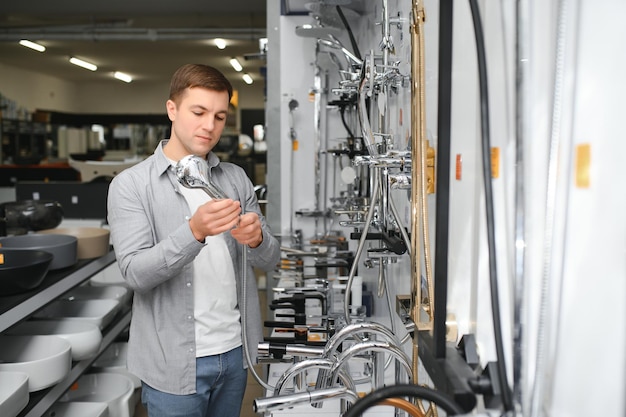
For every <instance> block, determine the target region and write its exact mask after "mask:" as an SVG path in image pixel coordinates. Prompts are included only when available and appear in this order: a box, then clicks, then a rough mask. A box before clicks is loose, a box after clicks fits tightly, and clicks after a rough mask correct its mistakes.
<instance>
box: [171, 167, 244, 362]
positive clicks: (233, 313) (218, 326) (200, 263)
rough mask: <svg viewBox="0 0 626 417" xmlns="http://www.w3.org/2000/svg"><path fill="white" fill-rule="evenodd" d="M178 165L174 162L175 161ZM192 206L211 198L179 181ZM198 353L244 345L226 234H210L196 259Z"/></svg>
mask: <svg viewBox="0 0 626 417" xmlns="http://www.w3.org/2000/svg"><path fill="white" fill-rule="evenodd" d="M174 165H175V164H174ZM179 190H180V192H181V193H182V194H183V196H184V197H185V199H186V200H187V204H188V205H189V210H190V211H191V213H192V214H193V213H195V212H196V210H197V209H198V207H199V206H201V205H202V204H204V203H206V202H207V201H209V200H210V199H211V197H209V195H208V194H207V193H206V192H204V190H202V189H199V188H193V189H189V188H186V187H184V186H182V185H179ZM193 269H194V275H193V285H194V316H195V328H196V357H203V356H209V355H217V354H219V353H224V352H228V351H229V350H231V349H234V348H236V347H238V346H240V345H241V322H240V315H239V309H238V308H237V284H236V282H235V271H234V268H233V263H232V259H231V257H230V253H229V252H228V247H227V246H226V241H225V240H224V236H223V234H220V235H217V236H207V237H206V238H205V245H204V248H202V250H201V251H200V253H198V255H197V256H196V259H195V260H194V262H193Z"/></svg>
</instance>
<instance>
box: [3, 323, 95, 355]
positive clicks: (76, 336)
mask: <svg viewBox="0 0 626 417" xmlns="http://www.w3.org/2000/svg"><path fill="white" fill-rule="evenodd" d="M6 334H13V335H54V336H59V337H62V338H63V339H65V340H67V341H68V342H70V345H72V359H73V360H75V361H81V360H83V359H88V358H91V357H93V356H95V355H96V353H98V351H99V350H100V345H101V343H102V332H101V331H100V329H99V328H98V326H97V325H95V324H94V323H88V322H80V321H75V320H64V319H61V320H30V321H24V322H22V323H20V324H18V325H16V326H14V327H12V328H10V329H9V330H7V331H6Z"/></svg>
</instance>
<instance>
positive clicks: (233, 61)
mask: <svg viewBox="0 0 626 417" xmlns="http://www.w3.org/2000/svg"><path fill="white" fill-rule="evenodd" d="M230 65H232V67H233V68H234V69H235V71H237V72H239V71H241V70H242V69H243V67H242V66H241V64H240V63H239V61H237V58H231V59H230Z"/></svg>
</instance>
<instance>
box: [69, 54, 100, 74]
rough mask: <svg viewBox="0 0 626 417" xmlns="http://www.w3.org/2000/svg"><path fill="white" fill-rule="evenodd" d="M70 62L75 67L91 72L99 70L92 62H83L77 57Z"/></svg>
mask: <svg viewBox="0 0 626 417" xmlns="http://www.w3.org/2000/svg"><path fill="white" fill-rule="evenodd" d="M70 62H71V63H72V64H74V65H78V66H79V67H83V68H85V69H88V70H89V71H95V70H97V69H98V67H97V66H95V65H94V64H92V63H91V62H87V61H83V60H82V59H78V58H76V57H71V58H70Z"/></svg>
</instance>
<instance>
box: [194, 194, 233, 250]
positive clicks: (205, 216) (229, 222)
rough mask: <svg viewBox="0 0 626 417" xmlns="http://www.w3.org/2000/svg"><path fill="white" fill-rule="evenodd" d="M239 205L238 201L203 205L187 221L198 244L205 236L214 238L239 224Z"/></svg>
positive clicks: (209, 202)
mask: <svg viewBox="0 0 626 417" xmlns="http://www.w3.org/2000/svg"><path fill="white" fill-rule="evenodd" d="M239 214H241V204H240V203H239V201H236V200H231V199H225V200H211V201H208V202H207V203H204V204H203V205H201V206H200V207H198V210H196V212H195V213H194V214H193V216H191V219H189V227H190V228H191V232H192V233H193V235H194V237H195V238H196V239H197V240H198V241H199V242H204V238H205V237H206V236H215V235H219V234H220V233H223V232H225V231H227V230H230V229H232V228H233V227H235V226H236V225H237V223H238V222H239Z"/></svg>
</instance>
